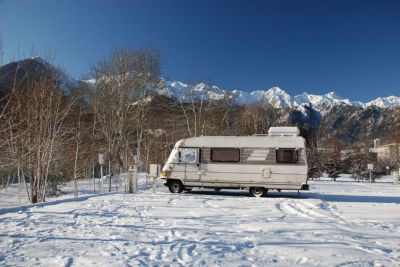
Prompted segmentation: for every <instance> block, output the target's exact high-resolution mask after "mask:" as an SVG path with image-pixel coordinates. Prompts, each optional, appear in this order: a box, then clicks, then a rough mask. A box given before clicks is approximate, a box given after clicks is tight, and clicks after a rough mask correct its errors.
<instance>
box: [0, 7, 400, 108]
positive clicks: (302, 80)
mask: <svg viewBox="0 0 400 267" xmlns="http://www.w3.org/2000/svg"><path fill="white" fill-rule="evenodd" d="M0 31H1V32H2V36H3V39H4V50H5V51H4V52H5V55H4V62H3V63H7V62H8V61H11V60H12V59H17V58H19V57H24V56H30V55H31V51H32V50H34V51H35V52H36V54H39V55H41V56H45V57H46V56H48V55H49V54H50V55H52V56H54V58H55V60H54V61H55V62H56V63H57V64H60V65H61V66H63V67H64V68H65V69H66V70H67V72H69V73H70V74H71V75H72V76H73V77H75V78H79V77H80V76H82V75H85V74H88V73H89V71H90V68H89V67H90V66H91V65H93V64H95V63H96V62H98V61H99V60H101V59H102V58H104V57H106V56H107V55H109V53H110V52H111V50H112V49H113V48H118V47H130V48H144V47H153V48H158V49H159V50H160V52H161V54H162V59H163V73H164V76H165V77H167V78H168V79H170V80H181V81H185V82H200V81H205V82H211V83H213V84H216V85H218V86H220V87H222V88H224V89H242V90H248V91H250V90H256V89H266V88H270V87H272V86H280V87H281V88H283V89H285V90H286V91H287V92H288V93H290V94H298V93H302V92H303V91H307V92H309V93H315V94H321V93H326V92H328V91H336V92H337V93H338V94H339V95H342V96H343V97H348V98H351V99H354V100H361V101H365V100H370V99H372V98H376V97H378V96H388V95H397V96H399V95H400V1H398V0H393V1H391V0H379V1H378V0H376V1H356V0H346V1H341V0H315V1H313V0H304V1H302V0H292V1H289V0H275V1H267V0H264V1H245V0H243V1H236V0H231V1H219V0H213V1H206V0H202V1H199V0H198V1H194V0H193V1H189V0H187V1H175V0H169V1H167V0H162V1H152V0H142V1H123V0H122V1H95V0H92V1H85V0H80V1H78V0H76V1H73V0H69V1H67V0H65V1H63V0H57V1H51V0H47V1H45V0H37V1H28V0H26V1H23V0H20V1H11V0H0ZM18 51H19V52H18ZM18 54H19V55H18Z"/></svg>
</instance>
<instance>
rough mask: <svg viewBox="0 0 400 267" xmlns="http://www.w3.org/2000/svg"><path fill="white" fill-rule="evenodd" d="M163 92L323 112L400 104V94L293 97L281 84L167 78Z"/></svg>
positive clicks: (197, 97)
mask: <svg viewBox="0 0 400 267" xmlns="http://www.w3.org/2000/svg"><path fill="white" fill-rule="evenodd" d="M159 93H160V94H161V95H164V96H168V97H174V98H177V99H179V100H181V101H183V102H186V101H190V100H191V99H200V98H203V99H204V98H205V99H207V100H219V99H224V98H226V97H228V98H234V99H235V101H236V102H237V104H240V105H243V104H252V103H256V102H258V103H264V104H266V105H270V106H272V107H275V108H280V109H284V108H293V107H296V106H299V105H304V104H307V103H310V104H312V106H313V107H314V108H315V109H317V110H318V111H320V112H321V111H323V110H325V109H327V108H329V107H331V106H333V105H339V106H340V105H348V106H354V107H361V108H364V109H365V108H368V107H369V106H377V107H379V108H394V107H399V106H400V97H397V96H388V97H378V98H376V99H373V100H371V101H369V102H365V103H364V102H361V101H352V100H349V99H347V98H342V97H340V96H339V95H338V94H337V93H335V92H329V93H326V94H324V95H316V94H308V93H306V92H304V93H302V94H299V95H295V96H291V95H290V94H288V93H287V92H286V91H285V90H283V89H282V88H280V87H272V88H270V89H267V90H255V91H252V92H247V91H242V90H232V91H231V90H226V89H221V88H219V87H218V86H215V85H213V86H209V85H206V84H205V83H198V84H195V85H191V84H187V83H183V82H181V81H165V86H164V87H163V88H161V89H160V92H159Z"/></svg>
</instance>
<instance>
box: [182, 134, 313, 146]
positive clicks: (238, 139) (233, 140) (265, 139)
mask: <svg viewBox="0 0 400 267" xmlns="http://www.w3.org/2000/svg"><path fill="white" fill-rule="evenodd" d="M175 146H187V147H265V148H271V147H273V148H304V147H305V142H304V138H303V137H301V136H199V137H191V138H186V139H182V140H180V141H178V142H177V143H176V145H175Z"/></svg>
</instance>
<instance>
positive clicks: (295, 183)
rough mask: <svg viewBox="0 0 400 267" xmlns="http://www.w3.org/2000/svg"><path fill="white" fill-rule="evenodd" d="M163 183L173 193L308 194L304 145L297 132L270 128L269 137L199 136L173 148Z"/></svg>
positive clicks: (293, 129)
mask: <svg viewBox="0 0 400 267" xmlns="http://www.w3.org/2000/svg"><path fill="white" fill-rule="evenodd" d="M161 179H165V180H166V182H165V185H166V186H168V188H169V190H170V192H171V193H181V192H182V191H184V190H186V191H190V190H191V189H192V188H193V187H203V188H214V189H215V190H221V189H249V192H250V195H251V196H255V197H260V196H262V195H263V194H265V193H266V192H268V190H271V189H275V190H278V191H281V190H308V184H307V158H306V151H305V140H304V138H303V137H301V136H299V129H298V128H297V127H271V128H270V129H269V131H268V135H253V136H200V137H193V138H187V139H182V140H180V141H178V142H177V143H176V144H175V147H174V148H173V150H172V152H171V154H170V155H169V157H168V160H167V162H166V163H165V165H164V167H163V169H162V174H161Z"/></svg>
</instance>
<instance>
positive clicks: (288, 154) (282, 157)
mask: <svg viewBox="0 0 400 267" xmlns="http://www.w3.org/2000/svg"><path fill="white" fill-rule="evenodd" d="M298 161H299V155H298V151H297V150H295V149H277V150H276V162H277V163H297V162H298Z"/></svg>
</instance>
